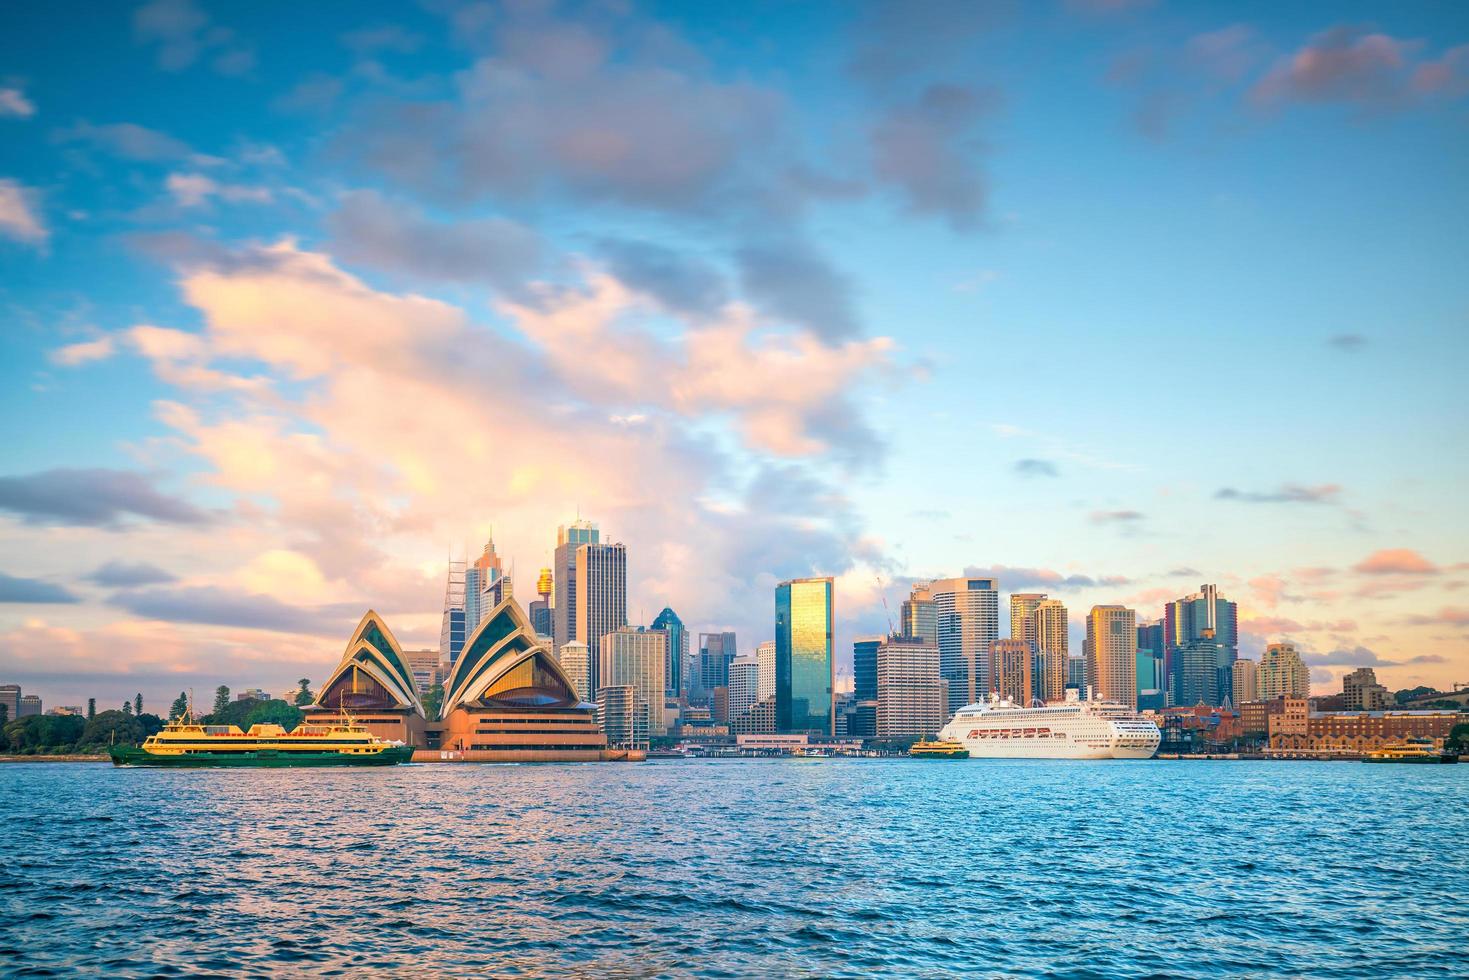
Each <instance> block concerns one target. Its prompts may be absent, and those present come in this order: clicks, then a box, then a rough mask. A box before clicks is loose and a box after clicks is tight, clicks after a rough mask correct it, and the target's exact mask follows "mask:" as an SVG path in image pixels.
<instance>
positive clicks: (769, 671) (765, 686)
mask: <svg viewBox="0 0 1469 980" xmlns="http://www.w3.org/2000/svg"><path fill="white" fill-rule="evenodd" d="M755 660H756V661H757V662H759V664H760V693H759V694H758V695H757V697H758V698H759V700H761V701H771V702H774V700H775V641H774V640H766V641H765V642H764V643H762V644H760V645H759V646H758V647H756V648H755Z"/></svg>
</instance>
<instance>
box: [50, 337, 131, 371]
mask: <svg viewBox="0 0 1469 980" xmlns="http://www.w3.org/2000/svg"><path fill="white" fill-rule="evenodd" d="M114 347H115V345H114V342H113V339H112V337H111V336H110V335H109V336H103V337H98V338H97V339H96V340H83V341H80V342H78V343H75V344H67V345H66V346H65V347H58V348H57V349H56V350H54V351H52V352H51V362H52V363H53V364H60V365H62V366H63V367H76V366H78V365H80V364H87V363H90V362H91V361H105V360H106V359H107V358H109V357H111V356H112V352H113V350H114Z"/></svg>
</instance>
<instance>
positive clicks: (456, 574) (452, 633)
mask: <svg viewBox="0 0 1469 980" xmlns="http://www.w3.org/2000/svg"><path fill="white" fill-rule="evenodd" d="M464 635H465V634H464V562H462V561H455V560H454V559H453V558H450V559H449V573H448V576H447V579H446V581H445V584H444V618H443V620H442V622H441V623H440V625H439V660H440V662H442V663H446V664H450V665H452V664H453V663H454V661H456V660H458V659H459V651H460V650H462V649H464Z"/></svg>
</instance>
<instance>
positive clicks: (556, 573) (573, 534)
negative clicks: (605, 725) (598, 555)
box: [551, 520, 601, 700]
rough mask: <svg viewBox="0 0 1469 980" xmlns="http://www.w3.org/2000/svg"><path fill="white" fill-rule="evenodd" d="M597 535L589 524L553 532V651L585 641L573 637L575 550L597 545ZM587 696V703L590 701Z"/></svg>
mask: <svg viewBox="0 0 1469 980" xmlns="http://www.w3.org/2000/svg"><path fill="white" fill-rule="evenodd" d="M600 540H601V532H599V531H598V530H597V525H595V524H593V523H592V522H591V521H583V520H577V522H576V523H575V524H570V525H567V526H564V527H558V528H557V529H556V551H555V557H554V558H553V559H552V561H551V579H552V582H551V586H552V589H553V590H554V591H553V592H552V595H553V597H554V598H553V600H552V602H551V638H552V640H553V641H554V644H555V646H556V647H560V646H561V644H563V643H565V642H567V641H568V640H581V641H582V642H583V643H585V642H586V637H584V636H577V635H576V549H578V548H580V547H581V546H582V545H584V544H597V543H598V542H599V541H600ZM591 699H592V698H591V696H590V695H588V696H587V700H591Z"/></svg>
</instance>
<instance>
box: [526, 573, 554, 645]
mask: <svg viewBox="0 0 1469 980" xmlns="http://www.w3.org/2000/svg"><path fill="white" fill-rule="evenodd" d="M553 588H555V586H554V585H553V582H552V578H551V570H550V569H549V568H543V569H541V573H540V574H539V575H537V576H536V595H537V596H538V597H539V598H536V599H533V600H531V604H530V605H529V606H528V607H526V610H525V614H526V617H527V618H528V619H529V620H530V628H531V629H532V630H534V631H535V634H536V635H537V636H545V637H554V634H555V630H554V629H553V627H552V625H551V590H552V589H553Z"/></svg>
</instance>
